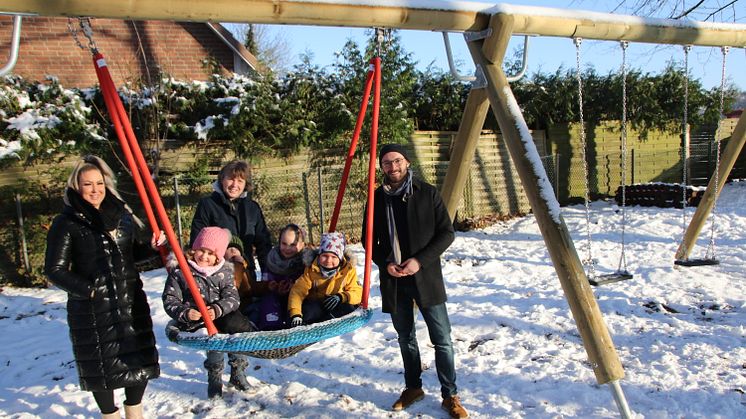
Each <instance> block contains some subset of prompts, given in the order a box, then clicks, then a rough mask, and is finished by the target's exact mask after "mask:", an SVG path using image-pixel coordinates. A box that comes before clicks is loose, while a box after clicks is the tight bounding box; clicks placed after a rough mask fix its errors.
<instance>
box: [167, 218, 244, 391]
mask: <svg viewBox="0 0 746 419" xmlns="http://www.w3.org/2000/svg"><path fill="white" fill-rule="evenodd" d="M230 240H231V233H230V231H228V230H226V229H224V228H220V227H205V228H203V229H202V230H201V231H200V232H199V235H198V236H197V238H196V239H195V240H194V243H193V245H192V249H191V250H189V251H187V252H186V256H187V263H188V264H189V268H190V271H191V273H192V277H193V278H194V281H195V282H196V284H197V287H198V288H199V290H200V294H201V295H202V297H203V299H204V302H205V305H206V306H207V313H208V315H209V316H210V319H211V320H213V321H214V324H215V327H216V328H217V329H218V331H219V332H220V333H241V332H251V331H253V330H255V328H254V327H253V325H252V324H251V322H250V321H249V319H247V318H246V317H245V316H244V315H243V314H241V312H240V311H238V306H239V304H240V299H239V297H238V290H237V289H236V285H235V283H234V281H233V264H232V263H226V261H225V251H226V249H227V248H228V243H229V242H230ZM163 308H164V309H165V310H166V313H168V315H169V316H171V318H173V319H174V320H175V321H176V323H177V327H178V328H179V329H180V330H184V331H194V330H197V329H200V328H202V327H204V326H205V323H204V320H203V319H202V314H201V313H200V312H199V310H198V309H197V303H196V302H195V300H194V298H193V297H192V294H191V293H190V292H189V287H188V285H187V283H186V279H185V278H184V274H183V272H182V271H181V269H180V268H178V267H176V268H174V269H172V270H171V272H170V273H169V275H168V278H167V279H166V286H165V288H164V289H163ZM228 361H229V364H230V365H231V378H230V381H229V383H230V384H232V385H233V386H235V387H236V388H238V389H239V390H248V389H249V383H248V382H247V381H246V375H245V372H244V370H245V369H246V367H247V366H248V362H247V361H246V357H245V355H238V354H228ZM205 368H206V369H207V378H208V381H207V396H208V397H209V398H213V397H219V396H221V395H222V391H223V390H222V389H223V382H222V373H223V354H222V352H215V351H208V352H207V360H206V361H205Z"/></svg>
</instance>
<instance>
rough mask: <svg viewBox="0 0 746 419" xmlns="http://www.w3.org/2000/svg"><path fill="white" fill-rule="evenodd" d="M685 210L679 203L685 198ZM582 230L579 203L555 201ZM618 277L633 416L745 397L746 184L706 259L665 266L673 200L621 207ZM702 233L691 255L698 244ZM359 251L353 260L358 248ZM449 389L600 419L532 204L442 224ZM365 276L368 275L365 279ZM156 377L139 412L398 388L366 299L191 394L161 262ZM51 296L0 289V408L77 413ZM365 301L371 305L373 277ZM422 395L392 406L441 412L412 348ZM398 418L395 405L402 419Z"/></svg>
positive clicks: (671, 247) (84, 412) (604, 404)
mask: <svg viewBox="0 0 746 419" xmlns="http://www.w3.org/2000/svg"><path fill="white" fill-rule="evenodd" d="M618 209H619V208H618V207H617V206H616V205H613V204H608V203H602V202H595V203H593V205H592V208H591V210H592V220H591V221H592V223H591V225H592V229H593V235H594V246H595V247H594V250H595V254H596V258H597V261H598V266H597V270H599V271H602V272H603V271H604V270H613V269H614V268H616V256H617V253H618V248H617V247H618V241H619V237H618V235H619V232H618V231H617V229H616V227H617V225H616V223H614V222H613V220H614V217H618ZM689 211H690V212H691V209H689ZM562 212H563V216H564V217H565V219H566V221H567V224H568V228H569V229H570V231H572V232H573V239H575V240H576V241H578V242H581V241H582V232H583V230H584V226H583V225H584V223H585V220H584V208H583V207H582V206H580V205H576V206H572V207H567V208H563V210H562ZM628 213H629V221H628V222H629V228H628V231H627V234H628V235H629V239H630V244H629V248H628V258H629V261H628V262H629V267H630V269H631V270H632V271H634V273H635V277H634V278H633V279H632V280H628V281H623V282H617V283H614V284H608V285H605V286H601V287H596V288H594V289H593V290H594V293H595V296H596V298H597V299H598V303H599V306H600V309H601V312H602V313H603V316H604V319H605V321H606V322H607V324H608V327H609V329H610V332H611V334H612V336H613V339H614V345H615V346H616V348H617V350H618V352H619V356H620V358H621V363H622V365H623V366H624V370H625V373H626V376H625V379H624V389H625V393H626V396H627V401H628V403H629V406H630V409H631V410H632V412H633V417H636V418H656V419H658V418H681V417H687V418H705V417H708V418H715V417H721V418H734V417H740V416H742V414H743V411H744V409H746V396H745V395H744V392H746V376H745V375H744V371H745V368H746V336H745V335H744V331H743V327H744V326H743V325H744V324H745V323H746V282H745V281H744V279H746V256H745V255H744V253H743V248H744V246H745V245H746V233H745V232H746V184H744V182H735V183H732V184H728V185H727V186H726V187H725V190H724V191H723V194H722V196H721V204H720V205H719V206H718V213H719V214H718V220H719V221H718V225H717V233H718V237H719V239H718V247H717V248H718V258H719V259H720V261H721V263H720V265H718V266H710V267H697V268H680V267H674V265H673V263H672V262H673V260H672V255H673V252H674V251H675V250H676V246H677V243H678V241H679V240H680V237H681V225H680V224H681V209H674V208H669V209H659V208H651V207H637V206H635V207H631V208H628ZM705 245H706V241H705V240H701V241H700V242H699V243H698V246H697V247H696V248H695V250H694V255H699V253H700V252H703V251H704V246H705ZM354 250H355V252H356V253H357V254H358V256H359V257H358V260H359V261H360V262H359V264H358V269H359V270H362V265H361V264H360V263H361V261H362V260H363V258H362V248H361V247H360V246H359V245H358V246H355V247H354ZM444 275H445V278H446V286H447V288H448V291H449V301H448V307H449V311H450V312H451V317H452V323H453V325H454V328H453V340H454V346H455V350H456V359H457V371H458V374H459V393H460V394H461V395H462V400H463V402H464V405H465V407H466V408H467V409H469V412H470V414H471V417H474V418H494V417H505V418H546V417H583V418H614V417H618V415H619V413H618V411H617V409H616V407H615V406H614V403H613V402H612V399H611V396H610V395H609V389H608V388H607V386H600V385H598V384H596V381H595V379H594V376H593V373H592V370H591V368H589V366H588V362H587V358H586V355H585V351H584V349H583V345H582V341H581V339H580V337H579V335H578V332H577V329H576V326H575V322H574V321H573V318H572V316H571V314H570V310H569V309H568V305H567V302H566V301H565V299H564V297H563V293H562V290H561V288H560V286H559V283H558V282H557V280H556V276H555V273H554V269H553V268H552V265H551V264H550V263H549V262H548V255H547V250H546V247H545V246H544V242H543V240H542V238H541V234H540V233H539V231H538V228H537V225H536V222H535V220H534V218H533V217H532V216H528V217H525V218H520V219H515V220H511V221H509V222H504V223H499V224H496V225H493V226H491V227H488V228H486V229H484V230H477V231H472V232H468V233H457V236H456V241H455V242H454V244H453V245H452V246H451V247H450V248H449V250H448V251H447V252H446V253H445V255H444ZM377 277H378V274H377V272H376V271H375V267H374V271H373V278H377ZM143 279H144V282H145V288H146V291H147V293H148V298H149V300H150V305H151V310H152V313H153V320H154V322H155V331H156V339H157V341H158V344H159V346H158V350H159V352H160V359H161V368H162V371H163V373H162V376H161V378H159V379H157V380H154V381H151V383H150V385H149V387H148V392H147V393H146V399H145V400H144V401H143V403H144V404H145V405H146V408H145V413H146V415H148V416H149V417H160V418H183V417H189V418H223V417H260V418H262V417H267V418H269V417H303V418H324V417H326V418H338V417H353V416H354V417H368V418H388V417H392V412H391V411H390V410H389V408H390V404H391V395H392V394H396V393H398V392H399V391H400V390H401V388H400V387H401V375H400V374H401V372H402V371H401V366H400V363H399V357H400V355H399V350H398V348H397V345H396V333H395V331H394V329H393V327H392V326H391V322H390V320H389V319H388V315H385V314H383V313H381V312H380V310H377V311H376V312H375V313H374V316H373V318H372V320H371V321H370V322H369V323H368V325H367V326H366V327H363V328H361V329H359V330H358V331H357V332H356V333H348V334H346V335H343V336H341V337H337V338H333V339H329V340H326V341H324V342H321V343H317V344H315V345H312V346H310V347H308V348H306V349H305V350H304V351H302V352H300V353H298V354H296V355H294V356H293V357H290V358H287V359H284V360H262V359H252V360H251V362H250V366H249V371H248V376H249V381H250V383H251V384H252V386H253V388H252V390H250V391H249V392H246V393H240V392H234V391H233V390H228V391H227V393H226V396H225V398H224V400H222V401H218V402H214V403H210V402H208V401H207V400H205V397H204V396H205V395H204V392H205V384H204V370H203V368H202V361H203V359H204V355H203V353H202V352H200V351H194V350H191V349H189V348H186V347H182V346H177V345H174V344H172V343H170V342H168V339H166V337H165V335H164V327H165V325H166V322H167V320H168V316H167V315H166V313H165V312H164V311H163V308H162V304H161V302H160V293H161V291H162V288H163V282H164V280H165V273H164V271H163V270H156V271H151V272H147V273H146V274H145V275H144V276H143ZM65 300H66V295H65V293H64V292H62V291H60V290H56V289H48V290H22V289H7V288H6V289H5V290H4V291H3V293H2V294H0V333H2V334H3V336H6V337H12V339H8V340H6V343H5V344H4V345H2V346H1V347H0V363H2V365H3V374H2V375H0V400H2V403H0V415H1V416H3V417H11V418H33V417H43V418H62V417H78V418H83V417H92V416H95V414H96V405H95V403H94V402H93V398H92V397H90V395H89V393H85V392H81V391H80V390H79V387H78V383H77V373H76V372H75V365H74V363H73V362H72V351H71V349H70V346H69V344H68V342H67V341H68V337H67V328H66V327H65ZM371 306H372V307H380V295H379V294H378V284H377V280H375V281H374V283H373V287H372V293H371ZM418 326H419V327H420V328H419V329H418V333H419V334H420V336H421V337H422V338H423V351H422V354H423V363H424V364H425V365H426V367H427V368H428V369H427V370H426V371H425V373H424V375H423V381H424V389H425V392H426V394H427V395H426V399H425V401H424V402H421V403H417V404H415V405H413V406H412V407H411V408H410V409H408V410H407V411H406V413H401V414H393V415H394V417H396V416H398V415H404V416H406V417H415V416H417V417H422V418H441V417H444V416H445V413H444V412H443V411H441V410H440V407H439V406H438V403H437V401H439V384H438V380H437V377H436V374H435V367H434V362H433V352H432V351H431V350H427V349H426V348H425V347H424V345H425V344H424V342H425V341H426V338H425V336H426V331H425V330H424V323H419V324H418ZM404 416H402V417H404Z"/></svg>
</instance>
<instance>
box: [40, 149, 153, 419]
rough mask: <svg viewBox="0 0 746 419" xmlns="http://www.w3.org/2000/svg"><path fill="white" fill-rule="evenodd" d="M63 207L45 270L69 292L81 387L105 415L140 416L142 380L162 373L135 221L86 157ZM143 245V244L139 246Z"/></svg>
mask: <svg viewBox="0 0 746 419" xmlns="http://www.w3.org/2000/svg"><path fill="white" fill-rule="evenodd" d="M64 202H65V206H64V209H63V211H62V213H61V214H60V215H58V216H57V217H56V218H55V219H54V222H53V223H52V227H51V228H50V229H49V234H48V235H47V252H46V260H45V267H44V269H45V273H46V274H47V276H48V277H49V280H50V281H51V282H52V283H53V284H55V285H57V286H58V287H60V288H61V289H63V290H65V291H67V294H68V299H67V322H68V326H69V327H70V340H71V341H72V345H73V353H74V355H75V364H76V366H77V370H78V376H79V378H80V386H81V388H82V389H83V390H87V391H91V392H93V397H94V398H95V400H96V403H97V404H98V407H99V409H100V410H101V413H102V415H103V417H104V418H119V417H120V413H119V411H118V408H117V407H116V404H115V402H114V391H113V390H114V389H117V388H124V389H125V395H126V400H125V401H124V406H125V415H126V417H127V418H138V417H139V418H142V404H141V400H142V396H143V394H144V393H145V387H146V386H147V384H148V380H150V379H153V378H157V377H158V376H159V374H160V368H159V366H158V352H157V350H156V346H155V336H154V334H153V323H152V320H151V318H150V306H149V305H148V301H147V299H146V296H145V292H144V291H143V284H142V281H141V280H140V276H139V274H138V272H137V270H136V269H135V263H134V254H133V253H134V250H135V244H136V243H135V232H136V223H138V222H139V220H137V219H136V218H134V216H133V215H132V212H131V211H130V209H129V207H127V205H126V204H125V203H124V202H123V201H122V200H121V198H120V197H119V194H118V193H117V191H116V186H115V179H114V177H113V173H112V171H111V169H110V168H109V166H108V165H107V164H106V163H105V162H104V161H103V160H101V159H100V158H98V157H94V156H87V157H85V158H83V159H82V160H80V161H79V162H78V163H77V164H76V165H75V167H74V169H73V172H72V173H71V174H70V178H69V179H68V181H67V189H66V190H65V196H64ZM144 247H147V246H144Z"/></svg>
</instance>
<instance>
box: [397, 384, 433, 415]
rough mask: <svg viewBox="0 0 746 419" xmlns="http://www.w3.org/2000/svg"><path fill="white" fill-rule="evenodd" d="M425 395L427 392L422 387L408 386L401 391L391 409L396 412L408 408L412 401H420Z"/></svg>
mask: <svg viewBox="0 0 746 419" xmlns="http://www.w3.org/2000/svg"><path fill="white" fill-rule="evenodd" d="M424 397H425V392H424V391H422V389H421V388H408V389H406V390H404V391H402V392H401V396H399V399H398V400H397V401H396V402H394V405H393V406H391V409H392V410H393V411H395V412H398V411H400V410H404V409H406V408H408V407H409V406H410V405H411V404H412V403H414V402H418V401H420V400H422V399H423V398H424Z"/></svg>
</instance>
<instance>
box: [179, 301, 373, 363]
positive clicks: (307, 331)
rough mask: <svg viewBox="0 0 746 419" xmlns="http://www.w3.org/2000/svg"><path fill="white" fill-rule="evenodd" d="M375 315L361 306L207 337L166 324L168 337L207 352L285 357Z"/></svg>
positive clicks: (202, 332) (270, 357)
mask: <svg viewBox="0 0 746 419" xmlns="http://www.w3.org/2000/svg"><path fill="white" fill-rule="evenodd" d="M372 316H373V310H372V309H370V308H358V309H357V310H355V311H353V312H352V313H350V314H347V315H345V316H343V317H339V318H335V319H331V320H327V321H325V322H320V323H313V324H309V325H307V326H299V327H294V328H292V329H282V330H271V331H257V332H245V333H234V334H230V335H228V334H221V333H218V334H215V335H213V336H207V335H206V334H204V329H202V330H201V331H200V332H198V333H189V332H184V331H181V330H179V328H178V327H177V326H176V323H175V322H174V321H173V320H172V321H170V322H169V323H168V325H166V336H167V337H168V339H169V340H170V341H172V342H174V343H176V344H179V345H183V346H187V347H190V348H194V349H202V350H206V351H218V352H231V353H241V354H246V355H248V356H251V357H254V358H264V359H283V358H287V357H289V356H291V355H295V354H296V353H298V352H300V351H302V350H303V349H305V348H307V347H309V346H311V345H313V344H314V343H316V342H320V341H322V340H325V339H329V338H332V337H335V336H339V335H342V334H345V333H348V332H352V331H354V330H356V329H358V328H360V327H362V326H364V325H365V324H366V323H368V321H369V320H370V319H371V317H372Z"/></svg>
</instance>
